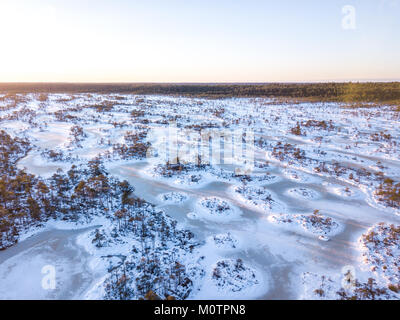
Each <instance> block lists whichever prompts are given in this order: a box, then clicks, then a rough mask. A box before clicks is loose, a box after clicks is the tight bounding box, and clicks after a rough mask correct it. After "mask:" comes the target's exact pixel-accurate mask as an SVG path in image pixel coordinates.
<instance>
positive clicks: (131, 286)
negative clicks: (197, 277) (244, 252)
mask: <svg viewBox="0 0 400 320" xmlns="http://www.w3.org/2000/svg"><path fill="white" fill-rule="evenodd" d="M130 192H131V190H129V189H127V190H125V196H123V198H124V199H125V200H123V206H122V209H120V210H117V211H116V212H115V215H114V221H115V222H116V227H115V229H114V230H113V232H112V235H113V237H115V238H119V237H121V236H126V237H129V238H130V239H134V240H135V241H136V243H137V245H136V246H133V248H132V251H131V252H130V256H129V257H128V258H124V259H123V261H122V263H120V264H118V265H117V266H115V267H113V268H112V269H110V270H109V272H110V276H109V277H108V278H107V280H106V284H105V289H106V296H105V298H106V299H146V297H147V296H148V295H149V292H152V294H153V295H154V296H157V297H161V298H163V299H166V298H168V297H176V298H177V299H185V298H187V296H188V295H189V294H190V292H191V290H192V286H193V283H192V280H191V277H190V274H189V272H188V271H187V270H186V267H185V266H184V265H183V264H182V263H181V262H180V259H181V256H182V255H185V253H190V252H192V251H193V250H194V248H195V247H196V246H197V245H199V244H198V243H196V242H194V235H193V233H191V232H190V231H187V230H181V229H178V228H177V222H176V221H175V220H173V219H171V218H170V217H168V216H166V215H165V214H164V213H163V212H160V211H157V210H156V209H155V208H154V206H153V205H151V204H149V203H147V202H145V201H144V200H142V199H139V198H136V197H131V196H129V194H130ZM106 239H107V235H106V232H103V233H102V232H99V231H96V233H95V237H94V239H93V242H95V243H96V244H97V246H101V245H106V243H107V242H106V241H105V240H106ZM102 243H103V244H102Z"/></svg>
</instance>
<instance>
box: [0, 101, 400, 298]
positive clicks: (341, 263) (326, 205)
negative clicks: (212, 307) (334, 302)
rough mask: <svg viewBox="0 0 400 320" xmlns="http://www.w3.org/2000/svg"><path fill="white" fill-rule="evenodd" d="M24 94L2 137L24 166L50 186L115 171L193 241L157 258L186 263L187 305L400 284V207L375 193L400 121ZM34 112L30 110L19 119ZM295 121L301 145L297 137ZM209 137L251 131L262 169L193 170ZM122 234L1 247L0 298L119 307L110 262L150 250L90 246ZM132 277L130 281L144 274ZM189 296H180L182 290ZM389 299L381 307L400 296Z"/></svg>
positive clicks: (46, 231)
mask: <svg viewBox="0 0 400 320" xmlns="http://www.w3.org/2000/svg"><path fill="white" fill-rule="evenodd" d="M26 98H27V99H26V100H27V101H26V102H24V101H22V102H20V104H19V105H17V106H16V107H15V109H4V110H3V109H2V110H1V113H0V123H1V126H2V130H4V131H6V132H7V133H8V134H9V135H10V136H12V137H15V136H18V137H21V138H25V139H27V140H28V141H29V142H30V143H31V149H30V151H29V153H28V154H27V155H26V156H25V157H24V158H22V159H21V160H19V161H18V167H19V168H21V169H22V168H26V171H27V172H28V173H32V174H35V175H38V176H41V177H43V178H45V179H46V178H49V177H50V176H52V175H53V174H54V173H56V172H57V170H58V169H61V170H63V171H64V172H66V171H68V170H69V169H70V168H71V166H72V164H75V165H79V164H85V163H87V161H89V160H91V159H94V158H95V157H99V158H100V159H101V160H102V161H103V163H104V166H105V168H106V169H107V171H108V173H109V174H110V175H112V176H115V177H117V178H119V179H120V180H127V181H128V182H129V183H130V184H131V185H133V186H134V187H135V191H134V195H135V196H136V197H139V198H142V199H144V200H145V201H148V202H149V203H152V204H154V205H155V206H156V210H158V209H160V210H162V212H165V214H167V215H168V216H169V217H171V219H173V220H174V221H176V223H177V228H178V229H179V230H188V231H190V232H193V234H194V239H191V240H190V241H193V246H194V249H193V250H192V249H190V250H189V247H190V245H189V242H188V244H187V245H186V244H185V245H184V244H182V243H183V242H179V241H176V242H174V241H170V242H169V243H168V244H167V246H166V248H162V249H160V250H161V251H160V252H161V253H160V254H166V255H179V257H180V262H181V263H182V264H183V265H185V274H186V275H187V276H188V277H189V278H190V281H191V282H192V284H191V290H190V293H189V295H188V296H187V297H186V298H188V299H203V298H218V299H230V298H232V299H235V298H238V299H270V298H281V299H299V298H304V299H326V298H328V299H329V298H332V299H340V298H343V297H344V296H346V295H347V296H351V295H358V296H359V297H361V298H362V297H364V298H365V297H366V296H362V294H361V293H362V292H363V291H362V290H364V289H363V288H364V287H363V285H365V286H368V279H369V278H373V279H374V281H376V283H377V287H379V288H387V287H388V286H389V285H390V286H392V289H394V288H395V286H399V288H400V282H399V279H400V277H399V274H400V271H399V257H400V252H399V250H398V248H399V242H398V233H397V238H395V236H393V235H388V234H387V233H388V232H389V229H390V227H388V226H389V225H391V224H393V225H394V226H399V225H400V216H399V215H397V214H396V213H399V212H400V208H399V205H398V204H397V203H396V202H394V205H393V203H392V204H391V205H390V203H388V202H385V198H384V197H376V192H375V191H376V190H377V188H378V187H379V185H380V184H382V183H383V182H382V181H383V179H384V178H386V177H390V178H391V179H393V180H394V181H395V182H399V180H400V126H399V122H400V116H399V113H398V112H397V113H396V112H394V111H392V110H391V109H390V108H389V107H385V106H382V107H380V108H368V109H346V108H343V107H342V106H341V105H339V104H336V103H300V104H295V105H291V104H280V103H274V102H273V101H272V100H270V99H261V98H257V99H248V98H246V99H245V98H240V99H238V98H235V99H222V100H209V99H207V100H206V99H195V98H182V97H164V96H131V95H100V94H91V95H86V94H81V95H75V96H73V97H69V96H68V95H61V94H59V95H55V94H54V95H49V98H48V100H47V101H45V102H40V103H39V101H38V100H37V96H35V95H33V94H32V95H27V97H26ZM108 106H111V107H110V108H108ZM106 107H107V108H106ZM24 109H29V110H32V111H34V113H32V114H30V113H27V112H24V113H21V114H20V116H17V115H16V114H17V113H15V112H14V111H21V110H24ZM308 120H313V121H311V122H310V121H308ZM323 121H325V122H326V123H328V125H326V123H325V124H323V123H322V122H323ZM171 123H173V125H174V126H176V127H177V128H178V129H181V130H183V132H180V133H178V135H177V137H178V138H177V141H178V145H180V147H181V148H182V149H184V148H186V149H187V150H188V152H187V153H186V154H183V155H182V158H181V159H179V160H180V161H179V163H178V164H176V165H175V164H170V163H168V164H167V163H166V162H165V157H166V155H167V153H168V152H170V153H171V152H173V151H174V150H173V148H172V147H171V148H170V149H169V151H168V152H167V151H166V150H165V143H166V140H165V139H166V134H167V133H168V131H169V128H168V124H171ZM297 123H299V124H300V126H301V132H300V134H299V135H298V134H296V132H295V131H294V130H292V129H293V128H295V127H296V125H297ZM74 127H75V129H73V128H74ZM78 127H79V128H78ZM185 130H186V131H185ZM212 130H216V132H225V134H226V130H228V131H232V132H233V131H235V130H236V131H237V130H241V132H246V130H247V131H249V130H252V134H254V144H253V145H252V146H251V152H253V153H254V156H255V167H254V168H253V170H252V171H251V170H250V171H249V170H247V169H248V168H247V167H246V164H243V163H242V162H241V158H240V157H238V155H237V154H236V155H232V154H229V155H227V156H226V157H225V158H224V161H222V162H221V163H210V164H205V165H204V164H203V163H202V165H198V164H197V165H196V164H195V162H193V163H190V161H185V156H186V157H187V158H190V157H191V156H192V155H191V152H193V151H195V150H197V149H196V148H199V150H200V151H201V152H203V153H205V154H207V152H205V151H206V150H208V148H209V146H208V145H203V144H200V145H195V146H193V145H192V143H193V139H194V140H195V141H197V140H196V139H197V138H196V137H197V135H196V133H198V132H200V131H201V132H211V131H212ZM223 130H225V131H223ZM178 131H179V130H178ZM240 141H242V139H240ZM203 143H204V141H203ZM188 144H189V145H188ZM149 146H151V147H150V148H149ZM150 151H151V152H150ZM247 151H250V150H247ZM146 153H147V154H146ZM192 159H193V157H192ZM175 160H176V159H175ZM195 160H198V159H195ZM202 160H203V161H204V159H202ZM225 161H226V162H225ZM228 162H229V163H228ZM238 168H239V169H240V170H238ZM155 212H158V211H155ZM160 212H161V211H160ZM313 212H314V213H313ZM160 214H161V213H160ZM162 221H164V220H162ZM168 221H169V220H168ZM164 222H165V221H164ZM164 222H163V223H164ZM380 222H383V223H385V226H386V227H383V226H382V225H379V224H378V223H380ZM168 223H172V222H168ZM99 226H101V227H99ZM87 227H89V229H85V228H87ZM113 228H115V221H114V220H112V221H111V220H110V219H105V218H101V217H99V219H98V220H96V219H95V220H93V221H92V222H90V225H89V224H87V223H81V224H78V225H74V224H69V223H64V222H59V221H55V222H54V221H53V222H51V221H50V222H48V224H45V225H44V226H42V227H37V228H36V229H34V230H28V231H27V233H25V234H23V235H22V236H21V238H20V240H19V243H18V244H16V245H14V246H12V247H10V248H7V249H6V250H4V251H0V299H8V298H38V299H48V298H50V299H56V298H66V299H68V298H85V299H102V298H105V297H108V298H110V296H106V295H107V293H106V290H105V284H107V283H108V282H107V281H109V280H107V279H109V278H108V277H109V276H110V268H111V267H110V266H116V265H118V264H119V263H120V259H121V257H124V259H128V261H129V259H135V257H136V255H135V254H134V253H132V247H133V246H134V247H140V244H139V243H138V242H137V239H136V238H135V239H134V238H133V237H132V235H131V234H129V233H128V234H120V235H119V236H117V237H115V238H114V239H117V240H113V241H112V242H109V243H106V244H105V245H102V246H96V245H95V244H94V243H95V241H94V238H95V237H96V236H97V237H99V235H98V234H99V232H102V235H104V237H105V238H106V239H111V238H112V237H113V236H112V234H113V232H118V231H113ZM388 228H389V229H388ZM394 228H395V227H394ZM66 229H68V230H66ZM97 229H98V230H99V231H96V230H97ZM396 230H397V229H396ZM371 232H375V233H374V234H373V235H372V236H371ZM372 238H373V240H371V239H372ZM98 239H99V238H98ZM366 239H368V241H366ZM385 239H386V240H385ZM388 239H389V240H388ZM321 240H323V241H321ZM326 240H330V241H326ZM155 243H156V245H157V243H158V242H157V241H155ZM158 245H159V244H158ZM179 246H182V247H179ZM178 247H179V248H178ZM175 249H176V250H175ZM46 265H53V266H55V270H56V272H57V273H56V274H57V276H56V280H57V285H56V289H55V290H50V291H49V290H47V291H46V290H43V289H42V288H41V281H42V279H43V276H44V275H43V273H42V268H43V266H46ZM349 266H350V267H351V268H354V270H355V275H354V279H353V280H354V281H353V280H351V281H353V282H354V283H356V282H355V280H358V281H359V283H358V284H357V285H354V286H353V287H352V288H350V289H349V288H347V287H346V288H343V286H344V284H343V283H344V282H343V279H344V278H346V274H347V273H346V272H344V271H343V268H344V267H346V268H350V267H349ZM366 266H367V267H366ZM135 268H136V269H135V270H133V271H131V272H132V274H140V272H141V271H140V269H139V266H137V267H135ZM351 268H350V269H351ZM111 269H112V268H111ZM351 270H353V269H351ZM135 272H136V273H135ZM343 273H345V274H343ZM22 275H23V277H21V276H22ZM351 281H350V282H351ZM353 282H352V283H353ZM132 285H134V284H132ZM393 286H394V287H393ZM342 289H343V290H342ZM179 290H180V291H179V292H181V293H182V295H183V296H184V291H185V290H186V289H185V288H183V287H180V288H179ZM341 290H342V291H341ZM352 290H353V291H352ZM357 290H358V291H357ZM388 290H389V291H388V292H387V293H380V294H379V295H377V298H378V297H380V298H396V297H397V296H396V293H395V292H394V291H393V290H391V289H388ZM399 290H400V289H399ZM337 292H341V295H338V294H337ZM343 292H344V293H343ZM354 292H355V293H354ZM360 292H361V293H360Z"/></svg>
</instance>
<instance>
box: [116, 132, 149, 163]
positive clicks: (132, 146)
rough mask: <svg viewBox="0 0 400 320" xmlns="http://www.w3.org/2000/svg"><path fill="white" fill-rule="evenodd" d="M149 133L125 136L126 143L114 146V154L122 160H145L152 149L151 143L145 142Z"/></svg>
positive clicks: (129, 133)
mask: <svg viewBox="0 0 400 320" xmlns="http://www.w3.org/2000/svg"><path fill="white" fill-rule="evenodd" d="M146 137H147V131H146V130H143V131H139V132H131V131H128V132H127V133H126V134H125V137H124V138H125V143H124V144H122V143H117V144H114V145H113V153H116V154H118V155H119V156H120V157H121V159H124V160H128V159H143V158H146V156H147V151H148V149H149V148H150V147H151V144H150V143H149V142H144V140H145V139H146Z"/></svg>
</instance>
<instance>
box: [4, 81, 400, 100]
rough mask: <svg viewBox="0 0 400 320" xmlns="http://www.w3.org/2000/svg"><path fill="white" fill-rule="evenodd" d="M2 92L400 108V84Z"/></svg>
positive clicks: (71, 87)
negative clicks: (285, 100) (274, 100)
mask: <svg viewBox="0 0 400 320" xmlns="http://www.w3.org/2000/svg"><path fill="white" fill-rule="evenodd" d="M0 92H3V93H7V94H13V93H27V92H38V93H40V92H48V93H71V94H74V93H126V94H128V93H129V94H163V95H181V96H192V97H209V98H227V97H271V98H272V97H273V98H288V99H298V100H308V101H337V102H349V103H353V102H360V103H362V102H375V103H386V104H396V105H399V104H400V82H366V83H359V82H357V83H354V82H350V83H268V84H265V83H264V84H194V83H193V84H189V83H184V84H159V83H97V84H95V83H0Z"/></svg>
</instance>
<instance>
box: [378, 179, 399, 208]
mask: <svg viewBox="0 0 400 320" xmlns="http://www.w3.org/2000/svg"><path fill="white" fill-rule="evenodd" d="M375 194H376V196H377V197H378V199H379V200H380V201H382V202H384V203H385V204H386V205H388V206H389V207H393V208H400V182H398V183H396V182H395V181H394V180H392V179H390V178H385V179H384V180H383V182H382V183H381V184H380V185H379V187H378V189H377V190H376V193H375Z"/></svg>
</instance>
